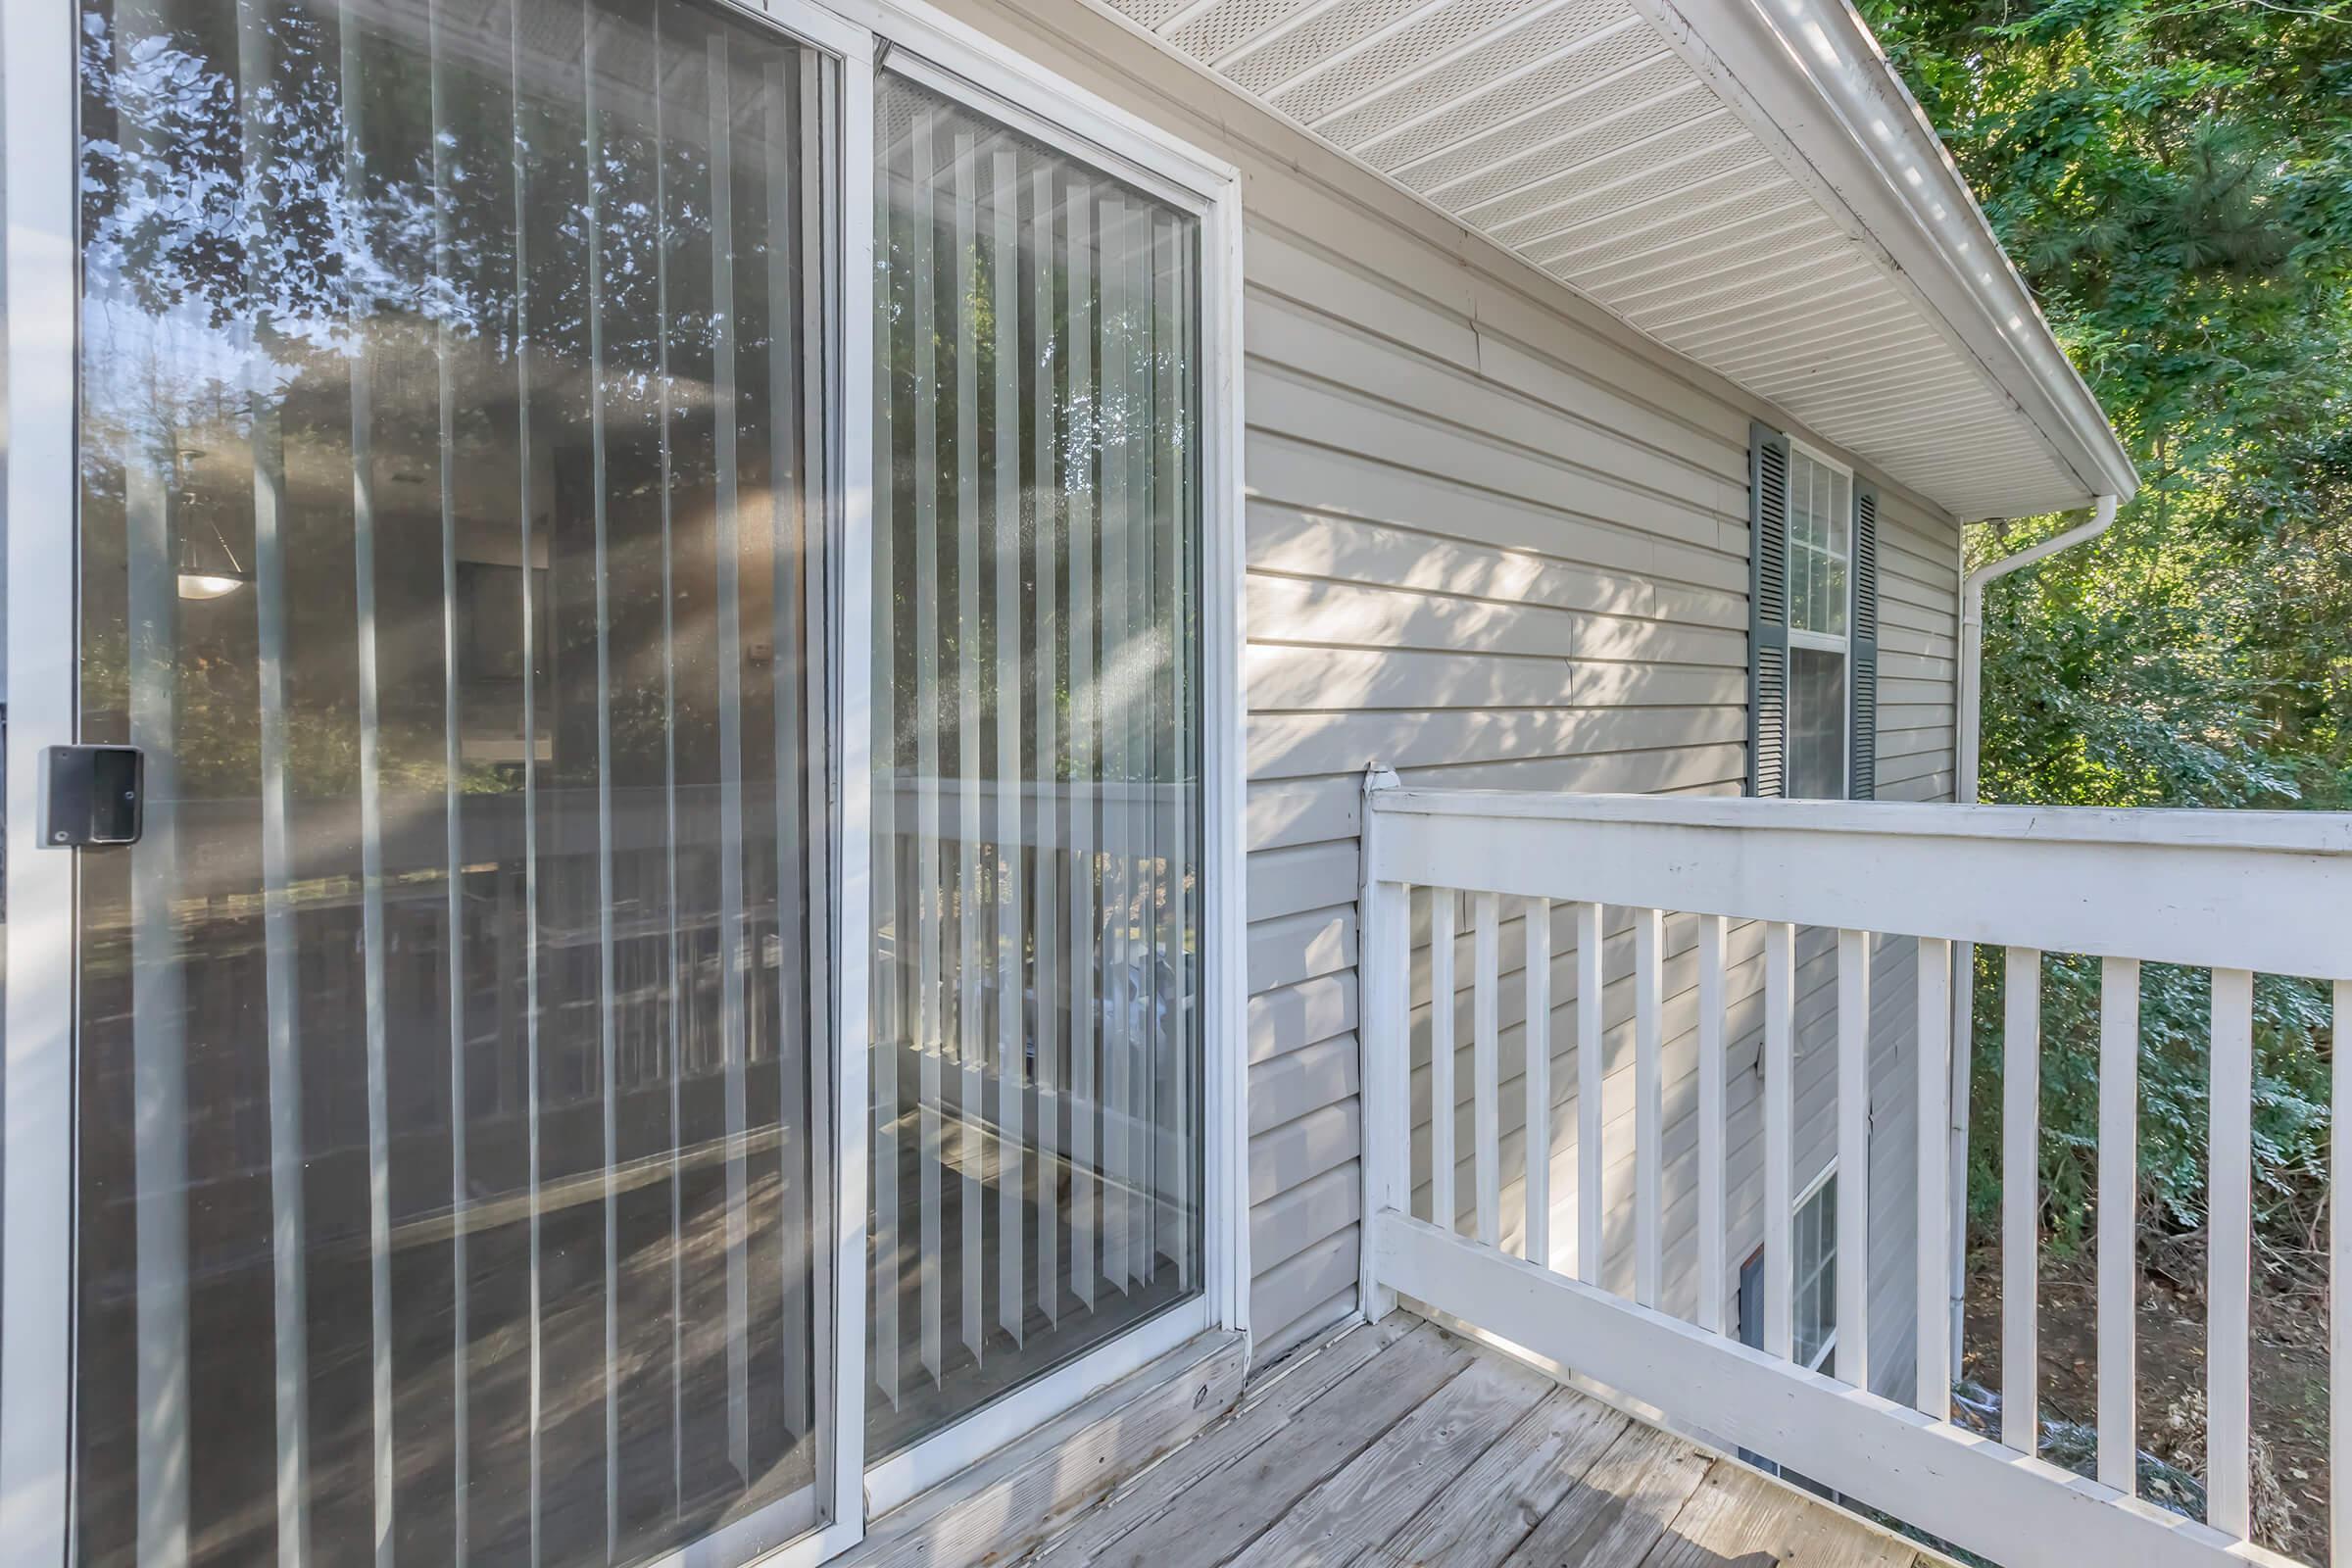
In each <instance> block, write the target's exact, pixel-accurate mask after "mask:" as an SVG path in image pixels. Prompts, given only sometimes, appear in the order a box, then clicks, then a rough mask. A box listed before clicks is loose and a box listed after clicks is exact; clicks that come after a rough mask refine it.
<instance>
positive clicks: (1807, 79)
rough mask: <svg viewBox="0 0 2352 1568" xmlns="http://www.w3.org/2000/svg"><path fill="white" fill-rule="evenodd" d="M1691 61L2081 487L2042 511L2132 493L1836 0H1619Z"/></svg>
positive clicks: (2088, 406)
mask: <svg viewBox="0 0 2352 1568" xmlns="http://www.w3.org/2000/svg"><path fill="white" fill-rule="evenodd" d="M1631 3H1632V4H1633V5H1634V7H1635V9H1636V10H1638V11H1640V12H1642V14H1644V15H1645V16H1647V17H1648V19H1649V20H1650V22H1651V23H1652V25H1655V26H1657V27H1658V28H1659V30H1660V31H1661V32H1663V33H1664V34H1665V35H1666V36H1667V37H1668V38H1669V39H1670V40H1672V42H1673V44H1674V46H1675V48H1676V49H1677V50H1678V51H1679V52H1681V53H1682V54H1683V56H1684V58H1685V59H1686V61H1687V62H1688V63H1689V64H1690V65H1691V69H1692V70H1694V71H1696V72H1697V73H1699V74H1700V76H1701V77H1702V79H1704V80H1706V81H1707V82H1709V83H1710V84H1711V85H1712V86H1714V87H1715V88H1716V90H1717V91H1718V92H1720V93H1722V94H1723V95H1724V96H1725V97H1726V98H1727V99H1728V100H1729V101H1731V102H1732V103H1734V104H1735V105H1736V106H1740V107H1741V108H1742V109H1743V110H1744V111H1745V115H1744V118H1746V119H1747V120H1748V121H1749V123H1750V125H1751V128H1753V129H1754V130H1756V131H1757V133H1758V134H1759V135H1763V136H1766V137H1768V138H1770V139H1773V140H1777V141H1779V142H1781V143H1782V145H1783V148H1784V149H1785V152H1786V154H1787V161H1788V163H1789V167H1790V168H1791V169H1792V170H1793V171H1795V172H1798V173H1799V175H1800V176H1801V177H1803V178H1805V179H1806V180H1807V182H1808V183H1809V184H1811V185H1812V186H1813V188H1814V193H1815V195H1816V196H1817V197H1818V198H1819V199H1820V200H1821V201H1823V203H1824V204H1825V205H1826V206H1828V207H1829V208H1830V209H1831V210H1832V211H1833V212H1836V213H1841V214H1843V215H1844V216H1845V217H1846V219H1847V220H1848V221H1849V222H1850V224H1851V229H1850V232H1852V233H1853V235H1854V236H1855V237H1856V238H1858V239H1860V240H1862V241H1864V242H1865V243H1866V244H1869V245H1871V246H1873V247H1874V248H1876V249H1877V250H1878V251H1879V252H1880V254H1881V256H1882V257H1883V258H1884V259H1885V261H1886V262H1887V266H1888V267H1890V268H1891V269H1892V270H1893V271H1894V274H1895V275H1896V276H1897V277H1898V278H1899V279H1901V280H1902V282H1903V283H1904V284H1905V285H1906V286H1907V287H1908V288H1910V289H1911V290H1912V291H1913V292H1914V293H1915V294H1916V295H1917V296H1918V297H1919V299H1920V301H1921V303H1922V304H1923V305H1924V306H1926V307H1927V309H1928V311H1929V313H1930V315H1931V317H1932V318H1933V319H1936V321H1937V322H1938V323H1940V324H1941V325H1942V326H1943V327H1944V329H1945V330H1946V331H1947V332H1948V334H1949V335H1950V339H1951V341H1952V342H1953V343H1954V344H1955V345H1956V346H1957V347H1958V348H1960V349H1961V350H1962V351H1963V352H1965V353H1967V354H1968V355H1970V356H1971V357H1973V358H1974V359H1975V360H1976V361H1977V363H1978V364H1979V365H1980V366H1982V367H1983V368H1984V369H1985V373H1986V374H1987V375H1988V376H1989V377H1990V378H1991V380H1992V382H1993V384H1994V385H1995V386H1997V387H1998V388H1999V389H2000V391H2001V393H2002V395H2003V396H2004V397H2006V398H2007V399H2008V400H2009V402H2010V403H2011V404H2012V405H2013V406H2014V407H2016V409H2017V410H2018V412H2019V413H2020V414H2021V415H2022V416H2024V417H2026V418H2027V419H2028V420H2029V421H2030V422H2031V423H2032V425H2033V426H2034V429H2035V430H2036V431H2038V432H2039V433H2040V434H2041V436H2042V439H2043V440H2044V441H2045V442H2046V443H2048V445H2049V447H2050V449H2051V452H2052V454H2053V456H2054V457H2055V458H2056V459H2057V461H2058V462H2059V464H2060V465H2061V466H2063V467H2064V468H2065V470H2066V471H2067V472H2068V473H2070V474H2072V475H2073V476H2074V477H2075V478H2076V479H2077V480H2078V482H2079V483H2080V484H2081V485H2082V493H2081V494H2080V495H2079V496H2052V497H2050V498H2049V499H2050V506H2049V509H2048V510H2051V511H2060V510H2066V509H2068V508H2071V507H2079V506H2084V505H2087V504H2089V502H2090V500H2091V499H2093V498H2095V497H2097V496H2101V495H2114V496H2117V497H2119V498H2120V499H2123V500H2129V499H2131V496H2132V495H2133V494H2134V493H2136V492H2137V490H2138V488H2139V476H2138V473H2137V471H2136V470H2135V469H2134V468H2133V466H2132V464H2131V457H2130V455H2129V454H2128V453H2126V451H2125V450H2124V446H2123V443H2122V441H2121V440H2120V439H2118V437H2117V436H2116V434H2115V430H2114V428H2113V426H2112V425H2110V424H2109V423H2108V420H2107V416H2106V414H2105V411H2103V410H2102V409H2101V408H2100V407H2099V403H2098V400H2097V398H2095V397H2094V396H2092V394H2091V391H2090V388H2089V387H2088V386H2087V385H2085V384H2084V382H2083V380H2082V376H2081V375H2080V374H2079V373H2078V372H2077V371H2076V369H2075V368H2074V365H2073V364H2072V362H2070V361H2069V360H2068V359H2067V357H2066V354H2065V351H2064V350H2062V349H2061V348H2059V346H2058V343H2057V340H2056V339H2055V338H2054V337H2053V336H2052V335H2051V333H2050V330H2049V326H2048V323H2047V322H2046V321H2044V320H2043V319H2042V316H2041V312H2040V310H2039V308H2038V307H2037V306H2036V305H2035V304H2034V298H2033V294H2032V292H2031V291H2030V290H2029V289H2028V288H2027V287H2026V283H2025V280H2024V279H2023V278H2022V277H2020V276H2019V275H2018V273H2017V270H2016V268H2015V267H2014V266H2012V265H2011V263H2010V261H2009V258H2008V256H2007V254H2006V253H2005V252H2004V251H2003V250H2002V249H2001V246H2000V242H1999V240H1998V239H1996V238H1995V237H1994V235H1993V233H1992V229H1991V225H1990V224H1989V223H1988V222H1986V221H1985V215H1984V211H1983V209H1981V208H1980V207H1979V206H1978V205H1977V201H1976V198H1975V196H1974V195H1973V194H1972V193H1971V192H1970V191H1969V189H1968V185H1967V183H1966V181H1964V180H1963V179H1962V178H1961V177H1960V172H1959V171H1958V169H1956V168H1955V167H1954V166H1953V164H1952V160H1951V155H1950V154H1949V153H1947V152H1946V151H1945V150H1944V147H1943V144H1942V142H1941V141H1939V140H1938V139H1937V138H1936V132H1935V130H1934V128H1933V127H1932V126H1930V125H1929V123H1928V121H1927V117H1926V116H1925V115H1924V114H1923V113H1922V112H1921V110H1920V108H1919V106H1918V104H1917V102H1916V101H1915V100H1914V99H1913V98H1912V97H1911V95H1910V93H1909V92H1908V91H1907V90H1906V89H1905V88H1904V86H1903V84H1902V81H1901V79H1900V78H1899V77H1897V76H1896V75H1895V73H1894V71H1893V68H1892V67H1891V66H1890V65H1889V64H1888V62H1887V57H1886V56H1885V54H1883V53H1882V52H1881V51H1880V49H1879V47H1878V42H1877V40H1876V39H1875V38H1873V37H1872V36H1871V34H1870V30H1869V28H1867V27H1866V26H1864V25H1862V22H1861V19H1860V18H1859V17H1857V16H1856V15H1855V14H1854V12H1853V10H1852V8H1851V7H1850V6H1848V5H1847V4H1845V3H1844V0H1769V4H1767V3H1765V0H1631Z"/></svg>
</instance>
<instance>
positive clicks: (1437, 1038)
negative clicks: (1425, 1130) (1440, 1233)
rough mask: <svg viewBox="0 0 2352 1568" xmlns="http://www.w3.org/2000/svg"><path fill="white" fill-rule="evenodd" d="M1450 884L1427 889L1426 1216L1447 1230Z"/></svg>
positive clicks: (1454, 1212)
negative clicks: (1427, 1146)
mask: <svg viewBox="0 0 2352 1568" xmlns="http://www.w3.org/2000/svg"><path fill="white" fill-rule="evenodd" d="M1454 899H1455V894H1454V891H1453V889H1451V888H1431V889H1430V890H1429V1217H1430V1220H1431V1221H1432V1223H1434V1224H1438V1225H1442V1226H1444V1227H1445V1228H1446V1230H1449V1231H1450V1230H1452V1229H1453V1228H1454V1221H1455V1220H1456V1219H1458V1218H1460V1216H1461V1210H1460V1209H1459V1208H1457V1207H1456V1206H1455V1205H1454V1201H1453V1163H1454V1161H1453V1108H1454V1102H1453V1052H1454V1044H1453V1001H1454V994H1453V906H1454Z"/></svg>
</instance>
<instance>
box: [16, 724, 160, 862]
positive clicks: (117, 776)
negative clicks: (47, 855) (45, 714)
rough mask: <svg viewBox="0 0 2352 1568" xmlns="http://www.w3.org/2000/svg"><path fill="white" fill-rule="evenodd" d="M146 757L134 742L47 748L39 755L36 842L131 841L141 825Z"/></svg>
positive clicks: (73, 845) (71, 845)
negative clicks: (39, 791)
mask: <svg viewBox="0 0 2352 1568" xmlns="http://www.w3.org/2000/svg"><path fill="white" fill-rule="evenodd" d="M146 793H147V759H146V758H145V756H143V755H142V754H141V753H140V751H139V749H138V748H137V747H135V746H51V747H48V748H46V749H44V750H43V751H42V753H41V845H42V847H43V848H44V849H52V850H72V849H82V848H94V847H98V846H102V845H108V844H136V843H137V842H138V841H139V833H140V830H141V829H142V828H144V827H145V826H146V822H145V816H146V811H145V805H146Z"/></svg>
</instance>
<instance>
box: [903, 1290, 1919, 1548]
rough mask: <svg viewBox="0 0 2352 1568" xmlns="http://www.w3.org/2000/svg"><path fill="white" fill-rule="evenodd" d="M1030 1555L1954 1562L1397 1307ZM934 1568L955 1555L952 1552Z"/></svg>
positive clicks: (1281, 1375) (1259, 1394) (1267, 1386)
mask: <svg viewBox="0 0 2352 1568" xmlns="http://www.w3.org/2000/svg"><path fill="white" fill-rule="evenodd" d="M1020 1549H1021V1548H1020V1546H1019V1545H1018V1544H1015V1543H1009V1542H1008V1543H1006V1544H1005V1545H1004V1546H1003V1547H1001V1548H1000V1549H998V1550H996V1551H982V1552H980V1553H978V1554H977V1555H975V1556H974V1557H973V1558H972V1561H974V1562H988V1563H991V1564H996V1563H1004V1562H1007V1561H1013V1562H1019V1563H1021V1564H1024V1565H1025V1568H1094V1565H1096V1564H1120V1565H1126V1568H1309V1565H1322V1564H1335V1565H1336V1564H1346V1563H1360V1564H1366V1565H1370V1568H1724V1565H1726V1564H1738V1565H1739V1568H1768V1565H1773V1564H1781V1563H1789V1564H1792V1565H1802V1568H1949V1565H1948V1563H1946V1561H1945V1559H1943V1558H1941V1557H1939V1556H1936V1554H1935V1553H1933V1552H1927V1551H1923V1550H1921V1549H1919V1548H1918V1547H1915V1546H1913V1545H1912V1544H1909V1543H1907V1542H1904V1541H1901V1540H1898V1539H1896V1538H1895V1537H1893V1536H1891V1535H1888V1534H1887V1533H1886V1532H1884V1531H1881V1530H1878V1529H1875V1528H1873V1527H1872V1526H1870V1525H1867V1524H1865V1523H1863V1522H1862V1521H1861V1520H1859V1519H1857V1518H1855V1517H1854V1516H1852V1515H1851V1514H1848V1513H1845V1512H1843V1511H1841V1510H1839V1509H1837V1508H1834V1507H1832V1506H1830V1505H1829V1504H1827V1503H1825V1502H1822V1501H1820V1500H1818V1499H1816V1498H1814V1497H1812V1496H1810V1495H1807V1494H1805V1493H1803V1492H1800V1491H1797V1490H1796V1489H1795V1488H1792V1487H1789V1486H1785V1485H1783V1484H1781V1483H1780V1482H1778V1481H1775V1480H1772V1479H1770V1478H1768V1477H1766V1476H1765V1475H1763V1474H1762V1473H1760V1472H1759V1471H1757V1470H1755V1469H1753V1468H1751V1467H1750V1466H1748V1465H1746V1464H1743V1463H1741V1462H1740V1461H1739V1460H1737V1459H1732V1458H1727V1457H1725V1456H1723V1455H1721V1454H1717V1453H1712V1452H1709V1451H1708V1450H1706V1449H1704V1448H1701V1447H1699V1446H1696V1445H1694V1444H1692V1443H1691V1442H1690V1441H1688V1440H1687V1439H1684V1438H1681V1437H1677V1436H1675V1435H1674V1434H1672V1433H1668V1432H1663V1431H1660V1430H1659V1429H1657V1428H1655V1427H1651V1426H1647V1425H1645V1424H1643V1423H1642V1422H1640V1421H1636V1420H1633V1419H1631V1418H1629V1417H1628V1416H1626V1415H1624V1414H1623V1413H1621V1412H1619V1411H1617V1410H1614V1409H1611V1408H1609V1407H1608V1406H1606V1405H1603V1404H1601V1403H1599V1402H1598V1401H1596V1400H1593V1399H1591V1398H1588V1397H1585V1396H1584V1395H1581V1394H1578V1393H1575V1392H1573V1391H1571V1390H1569V1389H1565V1388H1561V1387H1559V1386H1558V1385H1556V1384H1554V1383H1552V1382H1551V1381H1550V1380H1549V1379H1547V1378H1544V1377H1543V1376H1541V1375H1539V1374H1537V1373H1536V1372H1534V1371H1532V1370H1531V1369H1529V1368H1527V1367H1525V1366H1523V1365H1521V1364H1520V1363H1518V1362H1516V1361H1513V1360H1510V1359H1509V1358H1507V1357H1504V1356H1502V1355H1500V1354H1498V1353H1497V1352H1495V1351H1493V1350H1490V1349H1487V1348H1483V1347H1478V1346H1473V1345H1471V1344H1470V1343H1468V1342H1466V1341H1463V1340H1461V1339H1458V1338H1456V1337H1454V1336H1453V1335H1451V1334H1448V1333H1446V1331H1444V1330H1442V1329H1439V1328H1437V1327H1436V1326H1434V1325H1431V1324H1426V1323H1423V1324H1414V1323H1413V1322H1412V1320H1410V1319H1408V1318H1405V1317H1403V1316H1401V1315H1398V1316H1395V1317H1391V1318H1390V1319H1389V1320H1388V1321H1387V1322H1385V1323H1382V1324H1380V1325H1378V1326H1377V1327H1374V1328H1368V1329H1358V1330H1356V1331H1354V1332H1353V1333H1350V1334H1347V1335H1344V1336H1342V1337H1341V1338H1339V1339H1338V1340H1336V1341H1334V1342H1332V1343H1330V1344H1328V1345H1326V1346H1324V1347H1323V1348H1320V1349H1318V1350H1316V1351H1314V1352H1312V1353H1311V1354H1307V1355H1302V1356H1297V1357H1293V1358H1291V1359H1290V1360H1288V1361H1286V1362H1284V1363H1281V1364H1280V1365H1278V1366H1276V1367H1275V1368H1273V1369H1271V1370H1270V1371H1268V1372H1265V1373H1261V1374H1260V1375H1259V1376H1258V1377H1257V1378H1255V1379H1253V1380H1252V1382H1251V1383H1250V1387H1249V1389H1248V1391H1247V1392H1246V1393H1245V1394H1244V1396H1243V1397H1242V1399H1241V1401H1240V1403H1239V1404H1238V1405H1237V1406H1236V1407H1235V1408H1234V1410H1233V1411H1232V1412H1231V1413H1230V1414H1229V1415H1227V1416H1226V1417H1225V1418H1224V1419H1223V1420H1221V1421H1219V1422H1216V1423H1215V1424H1213V1425H1211V1426H1209V1427H1208V1428H1207V1429H1205V1430H1204V1431H1202V1432H1201V1434H1200V1435H1199V1436H1197V1437H1195V1438H1194V1439H1192V1441H1190V1442H1189V1443H1187V1444H1185V1445H1184V1446H1182V1447H1180V1448H1178V1449H1176V1450H1175V1451H1174V1452H1173V1453H1170V1454H1168V1455H1167V1456H1166V1457H1165V1458H1164V1459H1162V1460H1160V1461H1159V1462H1158V1463H1157V1464H1156V1465H1154V1466H1153V1467H1152V1468H1151V1469H1149V1470H1146V1471H1144V1472H1143V1473H1142V1474H1140V1475H1137V1476H1134V1477H1132V1478H1131V1479H1129V1480H1128V1481H1127V1482H1125V1483H1124V1484H1122V1485H1121V1486H1119V1487H1117V1488H1115V1489H1114V1490H1112V1491H1111V1493H1110V1494H1109V1495H1107V1496H1105V1497H1104V1498H1103V1500H1102V1501H1100V1502H1098V1503H1096V1504H1094V1505H1093V1506H1092V1507H1090V1508H1088V1509H1086V1510H1085V1511H1084V1512H1082V1513H1080V1514H1079V1515H1078V1516H1077V1518H1076V1519H1075V1521H1074V1522H1072V1524H1071V1525H1070V1526H1069V1528H1067V1529H1066V1530H1064V1531H1062V1533H1060V1534H1059V1535H1057V1536H1056V1537H1054V1539H1052V1540H1051V1541H1048V1542H1047V1543H1045V1544H1043V1545H1041V1546H1038V1547H1036V1548H1034V1549H1033V1550H1031V1551H1030V1552H1029V1554H1028V1555H1027V1556H1026V1557H1020V1556H1017V1555H1016V1554H1017V1553H1018V1552H1019V1550H1020ZM940 1568H953V1565H950V1564H948V1563H947V1562H946V1561H945V1559H941V1560H940Z"/></svg>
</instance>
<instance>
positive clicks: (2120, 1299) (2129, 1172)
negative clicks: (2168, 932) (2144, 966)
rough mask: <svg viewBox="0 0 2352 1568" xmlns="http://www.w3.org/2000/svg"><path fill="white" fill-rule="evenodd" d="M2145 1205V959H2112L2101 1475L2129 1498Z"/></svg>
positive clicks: (2103, 971) (2104, 1013)
mask: <svg viewBox="0 0 2352 1568" xmlns="http://www.w3.org/2000/svg"><path fill="white" fill-rule="evenodd" d="M2345 1059H2346V1058H2345V1057H2344V1056H2341V1055H2339V1056H2338V1057H2337V1062H2338V1065H2337V1067H2336V1072H2337V1073H2338V1074H2339V1075H2340V1074H2342V1073H2343V1072H2344V1071H2345V1067H2344V1066H2343V1062H2344V1061H2345ZM2339 1136H2340V1134H2339ZM2138 1202H2139V960H2138V959H2136V958H2108V959H2105V960H2103V961H2102V962H2101V963H2100V965H2099V1194H2098V1205H2099V1238H2098V1241H2099V1329H2098V1339H2099V1479H2100V1480H2101V1481H2103V1482H2105V1483H2106V1484H2107V1485H2108V1486H2111V1487H2113V1488H2115V1490H2116V1491H2118V1492H2120V1493H2122V1494H2124V1495H2126V1496H2130V1495H2131V1494H2132V1493H2133V1492H2134V1491H2136V1490H2137V1484H2138V1479H2139V1458H2138V1452H2137V1444H2138V1431H2139V1408H2138V1400H2137V1398H2136V1397H2135V1396H2134V1390H2133V1382H2134V1379H2135V1378H2136V1377H2137V1366H2138V1360H2139V1357H2138V1354H2137V1351H2136V1348H2135V1347H2136V1343H2137V1332H2136V1324H2135V1321H2134V1319H2133V1315H2132V1314H2133V1312H2134V1310H2135V1305H2134V1302H2133V1299H2132V1298H2133V1295H2134V1290H2133V1284H2134V1281H2135V1280H2136V1278H2137V1276H2138V1269H2139V1263H2138V1258H2137V1255H2136V1253H2137V1249H2138V1214H2137V1208H2138ZM2338 1539H2341V1538H2340V1537H2339V1538H2338ZM2348 1544H2352V1543H2348Z"/></svg>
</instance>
